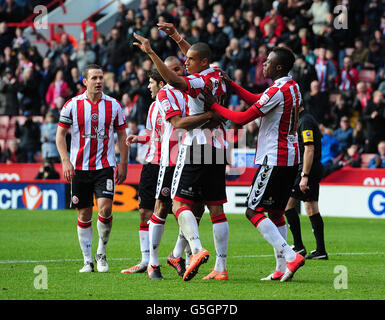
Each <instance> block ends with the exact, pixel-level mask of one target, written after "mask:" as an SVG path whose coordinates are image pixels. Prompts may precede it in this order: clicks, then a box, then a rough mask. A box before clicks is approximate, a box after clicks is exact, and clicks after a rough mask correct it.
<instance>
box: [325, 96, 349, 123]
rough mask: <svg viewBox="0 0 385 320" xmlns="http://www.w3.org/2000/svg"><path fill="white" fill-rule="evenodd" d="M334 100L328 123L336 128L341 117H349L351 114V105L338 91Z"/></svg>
mask: <svg viewBox="0 0 385 320" xmlns="http://www.w3.org/2000/svg"><path fill="white" fill-rule="evenodd" d="M335 95H336V100H335V102H334V104H333V105H332V107H331V119H330V120H331V121H330V125H331V126H332V128H333V129H337V128H338V127H339V124H340V122H341V119H342V117H347V118H349V117H350V116H351V115H352V114H351V113H352V112H351V107H350V106H349V104H348V103H347V101H346V98H345V97H344V95H343V94H342V93H340V92H338V93H336V94H335Z"/></svg>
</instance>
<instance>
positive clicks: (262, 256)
mask: <svg viewBox="0 0 385 320" xmlns="http://www.w3.org/2000/svg"><path fill="white" fill-rule="evenodd" d="M376 254H385V252H340V253H328V255H329V256H330V255H333V256H339V255H347V256H353V255H376ZM273 256H274V255H272V254H260V255H246V256H232V257H229V258H236V259H239V258H270V257H273ZM138 259H139V258H138V257H135V258H108V260H111V261H125V260H138ZM160 259H167V257H160ZM79 261H83V259H47V260H0V264H18V263H51V262H53V263H59V262H79Z"/></svg>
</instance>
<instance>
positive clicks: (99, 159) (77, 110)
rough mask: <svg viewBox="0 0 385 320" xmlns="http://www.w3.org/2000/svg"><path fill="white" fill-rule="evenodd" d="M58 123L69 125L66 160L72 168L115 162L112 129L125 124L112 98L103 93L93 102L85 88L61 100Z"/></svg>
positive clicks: (81, 168)
mask: <svg viewBox="0 0 385 320" xmlns="http://www.w3.org/2000/svg"><path fill="white" fill-rule="evenodd" d="M59 126H61V127H64V128H70V127H72V132H71V154H70V161H71V163H72V165H73V166H74V168H75V170H99V169H103V168H107V167H115V166H116V159H115V144H114V130H115V131H117V130H124V129H125V128H126V120H125V118H124V115H123V110H122V107H121V105H120V104H119V102H118V101H117V100H116V99H114V98H111V97H109V96H107V95H105V94H104V93H103V94H102V97H101V99H100V100H99V101H98V102H97V103H95V104H93V103H92V102H91V101H90V100H89V99H88V98H87V91H85V92H84V93H83V94H81V95H78V96H76V97H74V98H72V99H70V100H68V101H67V102H66V103H65V105H64V106H63V108H62V110H61V112H60V119H59Z"/></svg>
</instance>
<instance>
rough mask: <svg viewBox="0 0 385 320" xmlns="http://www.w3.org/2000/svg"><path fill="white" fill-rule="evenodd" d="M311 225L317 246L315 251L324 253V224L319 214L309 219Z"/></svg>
mask: <svg viewBox="0 0 385 320" xmlns="http://www.w3.org/2000/svg"><path fill="white" fill-rule="evenodd" d="M309 218H310V222H311V225H312V227H313V233H314V237H315V241H316V245H317V249H316V250H317V251H318V252H320V253H326V251H325V240H324V222H323V220H322V217H321V215H320V213H316V214H314V215H312V216H310V217H309Z"/></svg>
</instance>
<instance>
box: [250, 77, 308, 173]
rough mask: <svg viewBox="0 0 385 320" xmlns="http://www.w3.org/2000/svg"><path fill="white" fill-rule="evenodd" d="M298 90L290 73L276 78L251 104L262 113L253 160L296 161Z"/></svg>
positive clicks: (276, 163) (280, 163)
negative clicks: (289, 75)
mask: <svg viewBox="0 0 385 320" xmlns="http://www.w3.org/2000/svg"><path fill="white" fill-rule="evenodd" d="M301 100H302V97H301V93H300V90H299V86H298V84H297V83H296V82H295V81H294V80H292V78H291V77H283V78H280V79H278V80H276V81H275V82H274V83H273V85H272V86H271V87H270V88H268V89H266V90H265V92H264V93H263V94H262V96H261V97H260V99H259V100H258V101H257V103H256V104H255V105H254V106H256V107H257V108H258V110H259V111H260V112H261V113H262V118H261V124H260V127H259V133H258V140H257V141H258V142H257V144H258V145H257V149H256V154H255V164H264V162H265V161H267V162H266V164H267V165H272V166H293V165H297V164H298V161H299V147H298V136H297V125H298V115H299V107H300V104H301Z"/></svg>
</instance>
